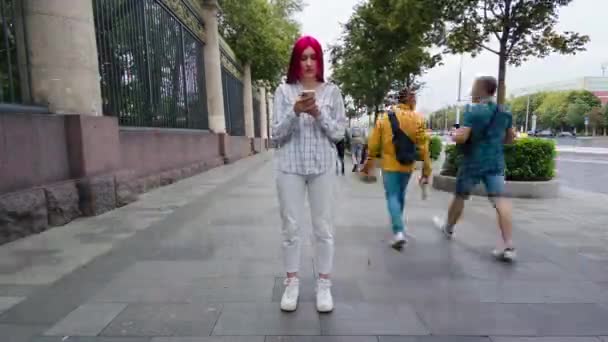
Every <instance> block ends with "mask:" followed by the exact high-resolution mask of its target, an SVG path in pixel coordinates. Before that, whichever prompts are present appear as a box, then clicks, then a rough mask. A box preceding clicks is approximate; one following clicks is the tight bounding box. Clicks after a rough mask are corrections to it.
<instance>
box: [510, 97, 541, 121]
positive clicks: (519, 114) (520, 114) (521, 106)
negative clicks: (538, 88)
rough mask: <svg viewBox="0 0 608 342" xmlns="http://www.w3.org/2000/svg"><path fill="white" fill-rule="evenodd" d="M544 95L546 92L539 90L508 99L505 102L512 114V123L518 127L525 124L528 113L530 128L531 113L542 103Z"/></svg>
mask: <svg viewBox="0 0 608 342" xmlns="http://www.w3.org/2000/svg"><path fill="white" fill-rule="evenodd" d="M546 95H547V94H546V93H544V92H539V93H535V94H529V95H523V96H518V97H515V98H513V99H510V100H509V101H508V102H507V104H508V106H509V108H510V110H511V113H512V114H513V122H514V124H515V125H516V126H518V127H521V126H525V124H526V113H528V115H529V117H528V129H530V127H531V120H532V115H533V114H535V113H536V112H537V109H538V107H539V106H540V105H541V104H542V102H543V99H544V98H545V96H546ZM528 100H529V105H530V108H528Z"/></svg>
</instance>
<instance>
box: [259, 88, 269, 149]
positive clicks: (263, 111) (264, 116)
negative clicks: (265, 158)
mask: <svg viewBox="0 0 608 342" xmlns="http://www.w3.org/2000/svg"><path fill="white" fill-rule="evenodd" d="M266 120H268V110H267V108H266V88H264V87H260V135H261V137H262V140H266V139H268V125H267V121H266Z"/></svg>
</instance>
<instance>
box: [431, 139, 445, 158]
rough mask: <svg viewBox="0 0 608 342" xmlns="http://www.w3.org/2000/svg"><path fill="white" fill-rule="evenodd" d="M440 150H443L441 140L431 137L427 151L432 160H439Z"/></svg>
mask: <svg viewBox="0 0 608 342" xmlns="http://www.w3.org/2000/svg"><path fill="white" fill-rule="evenodd" d="M442 149H443V142H442V141H441V138H440V137H437V136H434V137H431V140H430V141H429V151H430V154H431V159H432V160H437V159H439V156H440V155H441V150H442Z"/></svg>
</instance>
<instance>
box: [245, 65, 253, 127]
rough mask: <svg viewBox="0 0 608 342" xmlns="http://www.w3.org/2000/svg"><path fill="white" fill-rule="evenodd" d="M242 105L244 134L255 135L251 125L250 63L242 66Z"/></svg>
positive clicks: (251, 87)
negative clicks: (243, 110)
mask: <svg viewBox="0 0 608 342" xmlns="http://www.w3.org/2000/svg"><path fill="white" fill-rule="evenodd" d="M243 106H244V107H245V108H244V109H245V136H247V137H248V138H253V137H255V129H254V126H253V85H252V84H251V64H249V63H247V64H245V66H244V67H243Z"/></svg>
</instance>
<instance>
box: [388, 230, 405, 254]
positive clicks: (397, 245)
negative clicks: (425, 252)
mask: <svg viewBox="0 0 608 342" xmlns="http://www.w3.org/2000/svg"><path fill="white" fill-rule="evenodd" d="M406 243H407V241H406V240H405V236H404V235H403V232H399V233H397V234H395V236H393V240H392V241H391V247H393V248H394V249H396V250H401V249H402V248H403V246H404V245H405V244H406Z"/></svg>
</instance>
